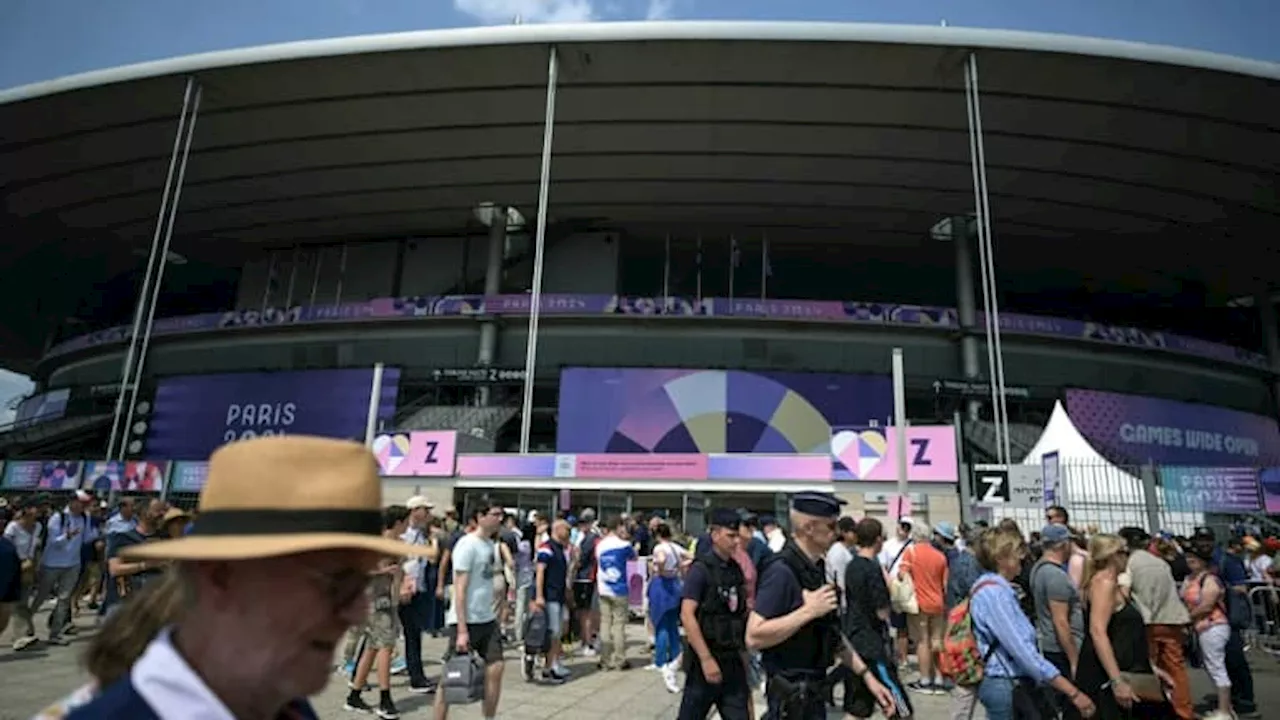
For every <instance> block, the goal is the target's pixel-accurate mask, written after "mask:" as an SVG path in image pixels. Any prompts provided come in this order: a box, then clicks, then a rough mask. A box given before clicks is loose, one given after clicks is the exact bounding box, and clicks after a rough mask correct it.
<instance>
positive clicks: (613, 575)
mask: <svg viewBox="0 0 1280 720" xmlns="http://www.w3.org/2000/svg"><path fill="white" fill-rule="evenodd" d="M635 557H636V549H635V548H634V547H632V545H631V543H629V542H627V541H626V540H623V539H622V538H620V537H618V536H616V535H610V536H608V537H606V538H604V539H603V540H601V541H600V542H599V543H597V544H596V558H597V560H596V562H597V563H598V565H599V572H597V573H596V580H597V583H596V590H597V591H598V592H599V593H600V597H627V595H628V592H627V563H628V562H630V561H631V560H634V559H635Z"/></svg>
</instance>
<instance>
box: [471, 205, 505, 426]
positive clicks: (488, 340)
mask: <svg viewBox="0 0 1280 720" xmlns="http://www.w3.org/2000/svg"><path fill="white" fill-rule="evenodd" d="M506 247H507V207H506V206H505V205H503V206H500V207H499V206H495V207H494V208H493V213H492V214H491V215H490V222H489V254H488V256H487V259H486V261H485V268H484V296H485V297H486V298H490V297H493V296H494V295H497V294H498V293H500V292H502V263H503V261H504V260H505V259H506ZM497 349H498V321H497V319H496V318H494V317H493V316H492V315H488V314H486V315H485V320H484V324H483V325H481V326H480V353H479V357H477V358H476V364H477V365H480V366H481V367H489V366H490V365H492V364H493V360H494V357H495V356H496V354H497ZM479 401H480V405H482V406H484V405H488V404H489V387H488V386H482V387H481V388H480V393H479Z"/></svg>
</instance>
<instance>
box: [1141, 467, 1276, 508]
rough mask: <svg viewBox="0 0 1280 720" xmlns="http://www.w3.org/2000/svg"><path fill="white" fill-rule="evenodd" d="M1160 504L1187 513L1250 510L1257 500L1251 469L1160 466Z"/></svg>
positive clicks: (1256, 485)
mask: <svg viewBox="0 0 1280 720" xmlns="http://www.w3.org/2000/svg"><path fill="white" fill-rule="evenodd" d="M1160 482H1161V484H1162V485H1163V486H1164V506H1165V507H1166V508H1168V509H1170V510H1177V511H1190V512H1221V513H1233V512H1254V511H1256V510H1258V509H1259V508H1260V507H1261V503H1260V502H1259V499H1258V471H1257V469H1255V468H1193V467H1162V468H1160Z"/></svg>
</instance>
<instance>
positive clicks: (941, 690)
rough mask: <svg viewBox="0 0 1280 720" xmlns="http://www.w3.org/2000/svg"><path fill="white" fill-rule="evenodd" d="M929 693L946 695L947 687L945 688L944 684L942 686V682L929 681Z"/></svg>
mask: <svg viewBox="0 0 1280 720" xmlns="http://www.w3.org/2000/svg"><path fill="white" fill-rule="evenodd" d="M929 694H930V695H946V694H947V688H946V687H945V686H943V684H942V683H930V684H929Z"/></svg>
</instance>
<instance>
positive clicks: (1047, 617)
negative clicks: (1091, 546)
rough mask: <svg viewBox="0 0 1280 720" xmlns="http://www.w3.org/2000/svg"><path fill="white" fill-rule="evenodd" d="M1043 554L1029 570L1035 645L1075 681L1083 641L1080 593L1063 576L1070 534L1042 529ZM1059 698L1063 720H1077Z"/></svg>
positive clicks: (1050, 527)
mask: <svg viewBox="0 0 1280 720" xmlns="http://www.w3.org/2000/svg"><path fill="white" fill-rule="evenodd" d="M1040 542H1041V546H1042V548H1043V551H1044V552H1043V554H1042V555H1041V556H1040V560H1038V561H1037V562H1036V564H1035V565H1034V566H1033V567H1032V568H1031V597H1032V598H1033V599H1034V601H1035V608H1036V617H1035V625H1036V643H1037V645H1038V646H1039V648H1040V653H1041V654H1042V655H1044V657H1045V659H1046V660H1048V661H1049V662H1051V663H1053V666H1054V667H1056V668H1058V670H1059V672H1061V673H1062V674H1063V675H1064V676H1066V677H1075V672H1076V664H1077V662H1078V660H1079V658H1080V644H1081V643H1082V642H1083V641H1084V613H1083V611H1082V610H1081V607H1080V592H1079V591H1078V590H1077V589H1076V585H1075V583H1073V582H1072V581H1071V576H1069V575H1068V574H1067V571H1066V569H1065V568H1066V564H1067V560H1069V559H1070V558H1071V530H1070V529H1068V528H1067V526H1066V525H1046V526H1045V528H1044V529H1043V530H1041V531H1040ZM1065 700H1066V699H1065V698H1060V699H1059V702H1058V709H1059V711H1060V712H1061V713H1062V715H1063V717H1064V718H1067V719H1070V718H1073V717H1077V716H1078V715H1077V713H1076V710H1075V707H1074V706H1073V705H1071V703H1068V702H1065Z"/></svg>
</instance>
